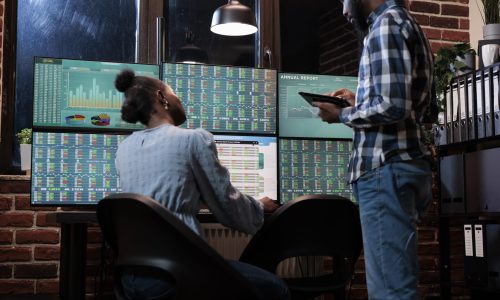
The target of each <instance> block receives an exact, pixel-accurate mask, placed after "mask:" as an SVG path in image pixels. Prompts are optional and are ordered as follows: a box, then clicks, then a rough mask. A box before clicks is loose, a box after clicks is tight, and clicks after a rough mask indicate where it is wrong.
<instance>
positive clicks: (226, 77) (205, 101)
mask: <svg viewBox="0 0 500 300" xmlns="http://www.w3.org/2000/svg"><path fill="white" fill-rule="evenodd" d="M163 80H164V81H165V82H166V83H167V84H169V85H170V86H172V88H173V89H174V91H175V92H176V94H177V95H178V96H179V98H180V99H181V101H182V103H183V105H184V107H185V109H186V114H187V121H186V123H185V125H184V126H185V127H187V128H204V129H206V130H208V131H211V132H217V133H243V134H245V133H249V134H255V133H257V134H275V133H276V114H277V113H276V93H277V90H276V83H277V81H276V71H275V70H266V69H253V68H242V67H223V66H207V65H193V64H164V65H163Z"/></svg>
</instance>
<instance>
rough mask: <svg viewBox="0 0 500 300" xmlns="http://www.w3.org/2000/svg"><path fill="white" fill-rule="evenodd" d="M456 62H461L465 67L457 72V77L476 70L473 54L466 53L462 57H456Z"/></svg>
mask: <svg viewBox="0 0 500 300" xmlns="http://www.w3.org/2000/svg"><path fill="white" fill-rule="evenodd" d="M456 60H457V61H461V62H463V63H464V64H465V65H466V66H467V67H466V68H464V69H463V70H458V71H457V73H458V75H463V74H465V73H468V72H471V71H474V70H475V69H476V55H475V54H474V53H466V54H464V57H461V56H457V58H456Z"/></svg>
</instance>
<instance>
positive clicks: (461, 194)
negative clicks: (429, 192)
mask: <svg viewBox="0 0 500 300" xmlns="http://www.w3.org/2000/svg"><path fill="white" fill-rule="evenodd" d="M439 174H440V176H439V178H440V179H441V195H440V199H441V213H442V214H457V213H458V214H460V213H465V189H464V186H465V185H464V175H465V173H464V156H463V154H457V155H450V156H443V157H440V161H439Z"/></svg>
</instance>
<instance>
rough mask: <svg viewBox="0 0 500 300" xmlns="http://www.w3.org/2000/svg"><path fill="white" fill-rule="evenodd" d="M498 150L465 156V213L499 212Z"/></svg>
mask: <svg viewBox="0 0 500 300" xmlns="http://www.w3.org/2000/svg"><path fill="white" fill-rule="evenodd" d="M499 157H500V148H492V149H487V150H479V151H476V152H470V153H467V154H466V155H465V174H466V176H465V190H466V193H465V199H466V209H467V213H498V212H500V201H498V195H500V184H499V181H498V178H500V160H499V159H498V158H499Z"/></svg>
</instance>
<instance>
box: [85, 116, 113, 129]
mask: <svg viewBox="0 0 500 300" xmlns="http://www.w3.org/2000/svg"><path fill="white" fill-rule="evenodd" d="M110 120H111V117H110V116H109V115H108V114H99V115H97V116H93V117H92V118H91V119H90V122H91V123H92V125H95V126H108V125H109V123H110Z"/></svg>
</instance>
